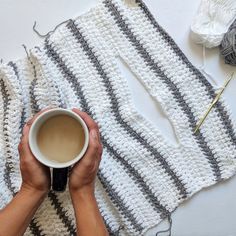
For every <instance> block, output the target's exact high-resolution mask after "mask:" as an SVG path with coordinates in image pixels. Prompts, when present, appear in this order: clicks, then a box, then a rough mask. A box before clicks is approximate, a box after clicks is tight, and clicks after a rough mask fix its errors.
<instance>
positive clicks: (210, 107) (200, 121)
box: [194, 72, 234, 134]
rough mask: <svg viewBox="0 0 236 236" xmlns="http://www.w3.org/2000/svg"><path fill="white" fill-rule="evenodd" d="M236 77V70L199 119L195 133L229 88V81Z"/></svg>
mask: <svg viewBox="0 0 236 236" xmlns="http://www.w3.org/2000/svg"><path fill="white" fill-rule="evenodd" d="M233 78H234V72H233V73H232V74H231V75H230V77H229V78H228V79H227V80H226V81H225V83H224V85H223V87H222V88H221V90H220V91H219V93H218V94H217V95H216V97H215V99H214V100H213V102H212V103H211V105H210V106H209V108H208V110H207V111H206V113H205V115H204V116H203V117H202V118H201V119H200V120H199V122H198V124H197V127H196V129H195V130H194V134H195V133H196V132H197V131H198V130H199V128H200V127H201V126H202V124H203V122H204V121H205V119H206V118H207V116H208V114H209V113H210V111H211V110H212V108H213V107H214V106H215V104H216V103H217V102H218V101H219V99H220V96H221V95H222V93H223V92H224V90H225V89H226V88H227V86H228V84H229V82H230V81H231V80H232V79H233Z"/></svg>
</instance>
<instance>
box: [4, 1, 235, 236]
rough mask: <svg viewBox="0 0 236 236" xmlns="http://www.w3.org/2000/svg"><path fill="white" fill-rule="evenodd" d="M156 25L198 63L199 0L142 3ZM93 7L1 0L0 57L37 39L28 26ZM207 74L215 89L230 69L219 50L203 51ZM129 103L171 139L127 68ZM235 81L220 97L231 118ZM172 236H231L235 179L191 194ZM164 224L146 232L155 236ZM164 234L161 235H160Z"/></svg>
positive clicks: (49, 24)
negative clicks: (193, 32)
mask: <svg viewBox="0 0 236 236" xmlns="http://www.w3.org/2000/svg"><path fill="white" fill-rule="evenodd" d="M145 2H146V4H147V5H148V6H149V8H150V9H151V11H152V13H153V14H154V15H155V17H156V18H157V20H158V22H159V23H160V24H161V25H162V26H163V27H164V28H165V29H166V30H167V32H168V33H169V34H170V35H171V36H172V37H173V38H174V39H175V41H176V42H177V44H178V45H179V46H180V48H181V49H182V50H183V51H184V53H185V54H186V55H187V56H188V58H189V59H190V60H191V62H193V64H194V65H196V66H201V64H202V48H201V46H198V45H195V44H194V43H193V42H192V41H191V39H190V38H189V27H190V24H191V20H192V18H193V16H194V14H195V12H196V10H197V8H198V5H199V4H200V0H191V1H190V0H145ZM95 4H96V0H70V1H68V0H50V1H49V0H40V1H36V0H20V1H19V0H0V58H2V59H3V60H4V61H9V60H12V59H15V58H19V57H22V56H25V53H24V50H23V48H22V46H21V45H22V44H23V43H24V44H25V45H27V47H28V48H30V47H33V46H35V45H37V44H38V43H39V42H40V40H41V39H39V38H38V36H37V35H35V34H34V33H33V31H32V25H33V22H34V21H35V20H36V21H37V22H38V29H39V30H40V32H42V33H44V32H47V31H49V30H51V29H52V28H53V27H54V26H55V25H56V24H58V23H60V22H62V21H63V20H66V19H68V18H71V17H73V16H77V15H79V14H81V13H82V12H84V11H86V10H88V9H89V8H90V7H92V6H93V5H95ZM206 57H207V60H206V70H207V71H208V72H209V73H211V74H212V75H213V76H214V78H215V80H216V81H218V83H219V86H220V85H221V84H222V83H223V81H224V79H225V78H226V75H227V74H228V73H229V72H231V71H232V70H235V68H233V67H230V66H226V65H224V63H223V61H222V60H221V59H220V58H219V52H218V49H214V50H207V51H206ZM121 70H122V71H123V73H125V74H126V77H127V79H128V83H129V86H130V89H131V91H132V94H133V101H134V103H135V105H136V107H137V109H138V110H139V111H140V112H142V113H143V114H144V115H145V116H146V117H147V118H148V119H150V120H151V121H152V122H153V123H154V124H155V125H156V126H157V127H159V128H160V129H161V130H162V132H163V133H165V134H166V135H167V136H168V137H169V138H170V139H172V140H174V137H173V134H172V130H171V128H170V125H169V123H168V122H167V120H166V118H165V117H163V116H162V114H161V113H160V110H159V108H158V105H157V104H155V103H153V101H152V100H151V99H150V97H149V96H148V94H146V92H145V91H144V89H143V88H142V86H141V85H140V83H139V82H137V80H136V78H134V77H133V76H132V75H131V74H130V73H129V72H128V71H127V70H126V69H124V68H123V67H122V68H121ZM235 91H236V79H235V80H234V81H233V82H232V83H231V84H230V87H229V88H228V89H227V90H226V92H225V93H224V96H225V97H226V99H227V101H228V103H229V104H230V106H231V109H232V111H233V114H234V117H235V120H236V92H235ZM172 218H173V227H172V235H173V236H236V220H235V219H236V177H234V178H232V179H231V180H229V181H226V182H224V183H222V184H218V185H217V186H213V187H211V188H208V189H206V190H203V191H201V192H200V193H198V194H196V195H195V196H194V197H193V198H192V199H191V200H189V201H187V202H185V203H184V204H182V205H181V206H180V207H179V208H178V209H177V210H176V211H175V212H174V213H173V216H172ZM165 227H166V225H165V223H164V224H160V225H159V226H158V227H157V228H155V229H153V230H150V231H149V232H148V233H147V235H149V236H152V235H155V232H156V231H157V230H161V229H164V228H165ZM161 235H162V236H165V234H161Z"/></svg>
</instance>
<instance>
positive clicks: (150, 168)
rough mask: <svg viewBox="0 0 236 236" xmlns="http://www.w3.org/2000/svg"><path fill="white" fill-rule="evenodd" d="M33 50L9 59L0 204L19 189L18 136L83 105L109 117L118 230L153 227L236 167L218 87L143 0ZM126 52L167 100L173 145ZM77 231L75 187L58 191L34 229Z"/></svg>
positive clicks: (85, 19)
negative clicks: (141, 109)
mask: <svg viewBox="0 0 236 236" xmlns="http://www.w3.org/2000/svg"><path fill="white" fill-rule="evenodd" d="M29 56H30V58H29V59H30V60H28V59H27V58H25V59H21V60H18V61H14V62H10V63H8V64H2V65H1V67H0V91H1V92H0V129H1V132H0V135H1V136H0V150H1V152H0V155H1V156H0V158H1V159H0V160H1V161H0V199H1V201H0V208H2V207H4V206H5V205H6V204H7V203H8V202H9V201H10V200H11V198H12V196H13V195H14V194H15V193H16V192H17V191H18V190H19V186H20V184H21V175H20V171H19V156H18V152H17V145H18V143H19V140H20V136H21V129H22V126H23V124H24V123H25V121H26V120H27V119H28V117H31V116H32V115H34V114H35V113H36V112H37V111H39V110H40V109H43V108H45V107H48V106H49V107H64V108H69V109H70V108H73V107H78V108H80V109H81V110H83V111H85V112H87V113H88V114H89V115H91V116H92V118H93V119H94V120H96V122H97V123H98V124H99V126H100V131H101V139H102V142H103V146H104V152H103V157H102V161H101V165H100V169H99V172H98V177H97V180H96V198H97V201H98V205H99V208H100V211H101V214H102V216H103V217H104V220H105V223H106V225H107V228H108V230H109V232H110V234H111V235H117V234H118V233H119V234H120V235H143V234H144V232H146V231H147V230H148V229H150V228H151V227H153V226H155V225H157V224H158V223H159V222H161V221H162V220H163V219H164V218H166V217H167V216H169V215H170V213H171V212H173V211H174V210H175V209H176V208H177V207H178V206H179V204H180V203H182V202H183V201H185V200H186V199H189V198H190V197H191V196H192V195H193V194H195V193H196V192H198V191H199V190H201V189H203V188H205V187H208V186H211V185H213V184H216V183H218V182H220V181H222V180H224V179H228V178H229V177H231V176H233V175H234V174H235V170H236V159H235V156H236V135H235V127H234V123H233V122H232V118H231V114H230V111H229V108H228V107H227V106H226V104H225V102H224V100H223V98H221V99H220V101H219V102H218V103H217V104H216V106H215V107H214V108H213V110H212V111H211V113H210V114H209V116H208V117H207V119H206V121H205V122H204V124H203V125H202V127H201V128H200V131H199V132H198V133H196V134H194V129H195V127H196V123H197V121H198V120H199V119H200V117H201V116H202V114H203V112H204V111H205V110H206V108H207V107H208V106H209V104H210V103H211V102H212V100H213V98H214V97H215V95H216V92H215V89H214V88H213V87H212V85H211V84H210V83H209V82H208V81H207V80H206V78H205V77H204V76H203V75H202V74H201V73H200V72H199V71H198V70H197V69H196V68H195V67H194V66H193V65H192V64H191V63H190V62H189V61H188V59H187V58H186V57H185V55H184V54H183V53H182V51H181V50H180V49H179V48H178V46H177V45H176V44H175V43H174V41H173V39H172V38H171V37H170V36H169V35H168V34H167V33H166V32H165V31H164V30H163V29H162V28H161V27H160V26H159V24H158V23H157V22H156V21H155V19H154V18H153V16H152V15H151V13H150V12H149V10H148V9H147V7H146V6H145V4H144V3H143V2H142V1H141V0H137V1H136V4H135V5H132V6H130V5H127V4H126V3H125V2H124V1H122V0H103V1H100V2H99V3H98V5H97V6H96V7H95V8H93V9H91V10H90V11H88V12H86V13H85V14H83V15H81V16H79V17H77V18H76V19H74V20H69V21H68V22H67V23H65V24H63V25H61V26H60V27H58V28H57V30H56V31H55V32H54V33H53V34H51V35H50V36H49V37H47V38H46V40H45V41H44V42H43V43H42V45H40V46H39V47H35V48H33V49H32V50H31V53H30V55H29ZM118 58H121V59H122V60H123V61H124V62H125V63H126V64H127V66H128V67H129V69H130V70H131V71H132V72H133V74H135V75H136V77H137V78H138V79H139V80H140V81H141V82H142V84H143V86H144V87H145V88H146V90H147V92H148V93H149V94H150V95H151V96H152V98H153V99H154V100H155V101H157V102H158V103H160V104H161V106H162V108H163V110H164V112H165V113H166V115H167V116H168V118H169V120H170V121H171V123H172V124H173V127H174V130H175V132H176V135H177V137H178V143H177V144H173V143H172V142H171V141H170V140H168V139H167V138H166V137H165V136H163V134H162V133H161V132H160V130H159V129H158V128H157V127H155V126H154V125H153V124H152V123H150V121H148V120H146V119H145V118H144V117H143V116H142V114H140V113H138V112H137V111H136V109H135V107H134V104H133V102H132V98H131V93H130V91H129V89H128V84H127V81H126V79H125V78H124V77H123V76H122V73H121V72H120V69H119V67H118V63H117V60H118ZM31 234H33V235H76V234H75V219H74V212H73V208H72V205H71V200H70V196H69V193H68V191H65V192H64V193H54V192H52V191H51V192H50V193H49V194H48V197H47V198H46V200H45V201H44V202H43V204H42V205H41V207H40V208H39V210H38V211H37V213H36V215H35V217H34V219H33V221H32V222H31V224H30V227H29V229H28V230H27V232H26V235H31Z"/></svg>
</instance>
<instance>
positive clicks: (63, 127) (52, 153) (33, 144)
mask: <svg viewBox="0 0 236 236" xmlns="http://www.w3.org/2000/svg"><path fill="white" fill-rule="evenodd" d="M88 142H89V131H88V128H87V126H86V124H85V122H84V121H83V119H82V118H81V117H80V116H79V115H78V114H76V113H75V112H73V111H71V110H67V109H62V108H55V109H51V110H47V111H45V112H44V113H42V114H40V115H39V116H38V117H37V118H36V120H35V121H34V122H33V124H32V126H31V128H30V133H29V146H30V149H31V151H32V153H33V154H34V156H35V157H36V159H38V161H40V162H41V163H43V164H44V165H46V166H48V167H52V168H53V181H52V182H53V183H52V187H53V190H55V191H64V190H65V187H66V183H67V174H68V167H69V166H72V165H73V164H75V163H76V162H77V161H79V160H80V159H81V158H82V156H83V155H84V153H85V152H86V149H87V147H88Z"/></svg>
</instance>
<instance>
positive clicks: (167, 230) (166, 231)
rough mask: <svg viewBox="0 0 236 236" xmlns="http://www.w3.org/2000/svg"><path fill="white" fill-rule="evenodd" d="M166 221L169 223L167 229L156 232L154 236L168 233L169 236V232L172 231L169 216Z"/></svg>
mask: <svg viewBox="0 0 236 236" xmlns="http://www.w3.org/2000/svg"><path fill="white" fill-rule="evenodd" d="M167 220H168V223H169V227H168V229H166V230H161V231H158V232H157V233H156V236H158V235H160V234H162V233H169V234H168V236H171V230H172V219H171V215H168V217H167Z"/></svg>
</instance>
